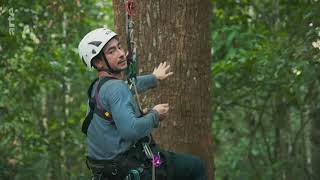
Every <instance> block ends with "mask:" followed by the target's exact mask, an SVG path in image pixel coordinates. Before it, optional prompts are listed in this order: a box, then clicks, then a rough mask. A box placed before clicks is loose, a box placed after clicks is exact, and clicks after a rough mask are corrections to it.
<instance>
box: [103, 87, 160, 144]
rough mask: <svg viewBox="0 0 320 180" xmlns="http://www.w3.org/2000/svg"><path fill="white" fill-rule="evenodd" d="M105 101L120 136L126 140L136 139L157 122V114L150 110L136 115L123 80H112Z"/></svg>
mask: <svg viewBox="0 0 320 180" xmlns="http://www.w3.org/2000/svg"><path fill="white" fill-rule="evenodd" d="M108 92H109V93H108V95H106V97H105V98H107V101H108V103H109V105H110V110H111V114H112V118H113V120H114V122H115V124H116V127H117V129H118V130H119V133H120V136H121V137H122V138H124V139H128V140H138V139H140V138H142V137H144V136H147V135H149V134H150V133H151V131H152V129H153V128H154V127H156V126H157V125H158V123H159V114H158V112H157V111H155V110H151V111H150V112H149V113H148V114H146V115H144V116H142V117H137V116H138V114H137V113H136V112H137V110H136V109H135V108H137V107H136V104H135V102H134V101H133V99H134V98H133V97H132V94H131V92H130V90H129V88H128V85H127V84H125V83H124V82H123V81H114V82H113V84H110V86H109V87H108Z"/></svg>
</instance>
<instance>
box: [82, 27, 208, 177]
mask: <svg viewBox="0 0 320 180" xmlns="http://www.w3.org/2000/svg"><path fill="white" fill-rule="evenodd" d="M78 49H79V54H80V58H81V59H82V61H83V62H84V64H85V65H86V66H87V67H89V68H91V67H94V68H95V69H96V70H97V71H98V78H97V79H96V80H95V81H93V83H92V84H91V86H90V88H89V90H88V98H89V103H88V106H89V110H88V113H87V116H86V118H85V120H84V122H83V126H82V131H83V132H84V133H85V134H86V135H87V148H88V157H87V165H88V167H89V168H90V170H91V172H92V175H93V176H92V177H93V179H99V180H100V179H108V180H123V179H125V178H127V179H128V178H129V179H134V180H135V179H145V180H149V179H152V180H155V179H186V180H188V179H190V180H206V179H207V178H206V171H205V168H204V165H203V163H202V161H201V160H200V159H199V158H197V157H195V156H191V155H182V154H176V153H173V152H167V151H163V150H160V149H159V148H158V147H157V145H156V144H155V142H154V141H153V138H152V136H151V135H150V134H151V132H152V130H153V129H154V128H156V127H158V126H159V121H163V120H164V119H166V117H167V115H168V111H169V105H168V104H158V105H156V106H154V107H153V108H152V109H151V110H149V111H142V110H141V108H140V103H139V96H138V93H140V92H143V91H145V90H148V89H150V88H153V87H155V86H156V85H157V81H160V80H164V79H166V78H167V77H169V76H170V75H172V74H173V73H172V72H169V71H168V70H169V68H170V66H169V65H167V64H166V62H164V63H161V64H160V65H159V66H158V67H157V68H155V69H154V71H153V73H152V74H151V75H146V76H138V77H134V76H133V77H131V74H128V75H127V77H129V78H131V79H129V80H128V84H127V83H125V81H124V78H125V77H126V76H125V70H126V69H127V66H130V65H131V66H132V64H133V59H132V57H134V54H130V53H132V52H130V53H129V54H128V55H129V57H128V58H127V57H126V56H125V53H124V50H123V49H122V47H121V44H120V42H119V41H118V36H117V34H116V33H115V32H113V31H111V30H109V29H107V28H98V29H95V30H93V31H91V32H89V33H88V34H87V35H85V36H84V38H83V39H82V40H81V42H80V44H79V48H78ZM133 53H134V52H133ZM129 69H134V68H129ZM130 87H131V88H130ZM133 92H134V93H135V95H136V98H137V101H136V100H135V99H134V97H133Z"/></svg>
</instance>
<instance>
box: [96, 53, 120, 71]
mask: <svg viewBox="0 0 320 180" xmlns="http://www.w3.org/2000/svg"><path fill="white" fill-rule="evenodd" d="M101 53H102V54H101V56H102V58H103V60H104V62H105V63H106V65H107V67H108V68H102V69H98V71H106V72H108V73H111V74H119V73H121V72H122V70H114V69H112V68H111V66H110V64H109V62H108V59H107V58H106V56H105V54H104V53H103V52H102V51H101Z"/></svg>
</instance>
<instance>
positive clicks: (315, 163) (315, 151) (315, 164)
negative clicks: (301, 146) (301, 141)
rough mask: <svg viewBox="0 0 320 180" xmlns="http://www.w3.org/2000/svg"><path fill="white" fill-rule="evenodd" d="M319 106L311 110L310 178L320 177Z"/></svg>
mask: <svg viewBox="0 0 320 180" xmlns="http://www.w3.org/2000/svg"><path fill="white" fill-rule="evenodd" d="M319 117H320V108H317V109H315V110H314V111H313V112H312V115H311V118H312V121H311V127H312V128H311V154H312V155H311V156H312V157H311V162H312V179H320V121H319Z"/></svg>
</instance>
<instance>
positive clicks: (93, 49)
mask: <svg viewBox="0 0 320 180" xmlns="http://www.w3.org/2000/svg"><path fill="white" fill-rule="evenodd" d="M115 36H117V34H116V33H115V32H113V31H111V30H110V29H107V28H98V29H95V30H93V31H91V32H89V33H88V34H86V35H85V36H84V38H82V40H81V41H80V43H79V46H78V51H79V55H80V58H81V59H82V61H83V63H84V64H85V65H86V66H87V67H88V68H91V60H92V59H93V58H94V57H95V56H97V55H98V54H99V52H100V51H101V50H102V48H103V47H104V45H106V44H107V43H108V42H109V41H110V40H111V39H112V38H113V37H115Z"/></svg>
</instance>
